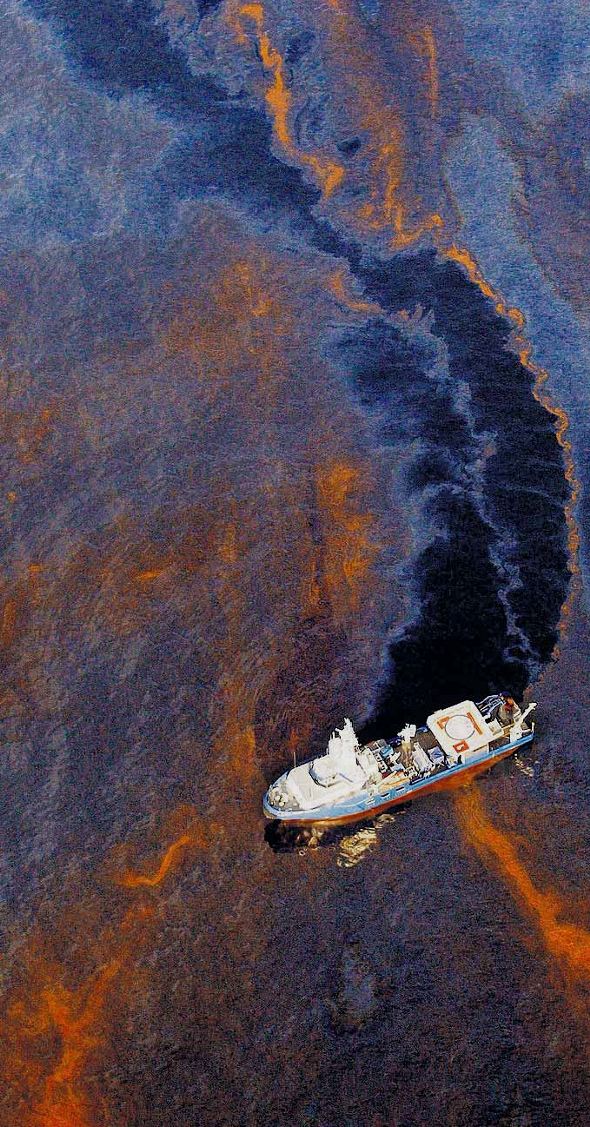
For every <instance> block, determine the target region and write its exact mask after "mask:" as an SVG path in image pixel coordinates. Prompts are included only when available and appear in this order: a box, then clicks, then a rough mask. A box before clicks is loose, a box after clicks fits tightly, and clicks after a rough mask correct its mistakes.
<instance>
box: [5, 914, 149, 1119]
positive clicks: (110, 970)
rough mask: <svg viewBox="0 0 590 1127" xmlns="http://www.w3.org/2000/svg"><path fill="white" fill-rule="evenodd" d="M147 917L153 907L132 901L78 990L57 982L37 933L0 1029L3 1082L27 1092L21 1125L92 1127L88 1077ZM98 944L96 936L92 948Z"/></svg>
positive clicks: (46, 947) (43, 939) (58, 975)
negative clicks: (99, 960)
mask: <svg viewBox="0 0 590 1127" xmlns="http://www.w3.org/2000/svg"><path fill="white" fill-rule="evenodd" d="M152 915H153V913H152V912H151V910H150V909H148V908H146V907H145V906H144V905H137V906H135V907H134V908H132V909H130V910H129V911H128V912H127V913H126V914H125V916H124V917H123V919H122V920H121V921H120V923H119V926H118V928H117V929H115V931H114V933H111V930H110V929H107V932H106V933H105V936H106V943H107V948H108V947H110V949H111V950H110V953H106V958H104V960H103V961H102V963H101V965H99V966H98V967H97V969H96V970H95V971H94V972H93V973H91V974H90V975H89V976H88V977H86V978H85V979H84V980H83V981H82V982H81V984H80V985H79V986H78V987H77V988H69V987H67V986H66V985H65V983H64V982H63V981H62V980H61V978H62V976H61V972H60V969H59V966H58V965H56V964H55V963H54V962H50V961H49V959H48V955H47V952H48V950H49V949H50V943H49V940H48V937H47V936H46V935H45V934H42V935H40V936H38V938H37V942H36V944H33V946H32V948H31V950H30V951H29V956H28V959H29V961H28V964H25V965H26V966H27V974H26V977H25V979H24V981H22V982H21V985H20V987H18V988H17V989H16V990H15V993H14V994H13V998H12V1001H11V1002H10V1003H9V1005H8V1007H7V1009H6V1012H5V1017H4V1022H3V1027H2V1035H3V1043H4V1047H5V1049H6V1052H5V1054H4V1056H3V1061H2V1065H3V1070H2V1071H3V1080H4V1082H5V1087H7V1089H8V1091H9V1092H10V1091H12V1092H15V1094H16V1092H17V1088H16V1085H17V1084H18V1085H19V1088H21V1089H24V1093H26V1095H25V1098H24V1100H23V1104H24V1105H25V1106H26V1109H27V1110H26V1113H25V1114H24V1116H20V1117H19V1120H18V1122H19V1127H95V1124H96V1123H97V1119H96V1117H95V1115H94V1114H93V1113H92V1110H91V1107H90V1102H89V1099H88V1097H87V1095H86V1092H85V1075H86V1073H87V1071H88V1069H89V1068H90V1066H91V1062H92V1058H93V1057H94V1056H95V1055H96V1054H97V1053H98V1052H99V1051H100V1049H101V1048H102V1047H103V1046H104V1044H105V1041H106V1033H107V1026H108V1025H109V1023H110V1022H111V1021H112V1017H111V1014H110V1011H109V1008H108V1003H109V1001H110V999H111V998H112V996H113V990H114V988H115V985H116V983H117V982H118V980H120V977H121V975H122V974H123V972H124V970H125V969H126V968H127V969H129V968H130V964H131V959H132V955H133V954H134V953H135V952H136V951H137V949H138V943H139V941H140V940H141V938H142V935H143V934H144V933H145V922H146V920H147V919H148V918H151V917H152ZM81 919H82V926H83V927H84V926H86V925H87V924H88V921H87V920H86V919H85V918H84V916H83V915H81ZM138 929H139V931H138ZM95 941H96V935H95V934H94V933H93V934H92V936H89V946H92V944H93V943H94V942H95ZM31 956H36V958H33V957H31ZM15 1122H16V1120H15ZM101 1122H102V1120H101Z"/></svg>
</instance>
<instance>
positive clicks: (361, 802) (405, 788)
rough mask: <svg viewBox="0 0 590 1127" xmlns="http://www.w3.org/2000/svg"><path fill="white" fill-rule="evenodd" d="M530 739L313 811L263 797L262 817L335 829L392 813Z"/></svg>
mask: <svg viewBox="0 0 590 1127" xmlns="http://www.w3.org/2000/svg"><path fill="white" fill-rule="evenodd" d="M533 738H534V732H530V733H527V734H526V735H523V736H522V738H521V739H520V740H515V741H514V742H513V743H510V744H507V745H506V746H505V747H501V748H498V749H497V751H495V752H489V751H488V752H485V753H484V754H483V755H481V756H478V757H477V759H474V760H473V761H472V762H471V763H462V764H460V765H457V766H455V767H450V768H449V769H448V770H446V771H444V772H440V773H439V774H437V775H436V776H435V777H434V778H432V777H427V778H425V779H420V780H418V781H417V782H414V783H407V784H403V785H402V786H401V787H396V788H393V789H392V790H391V791H386V792H384V793H382V794H379V795H377V794H369V793H368V792H367V791H362V792H360V793H359V794H357V795H352V796H350V797H349V798H347V799H346V800H345V801H342V802H339V803H336V804H334V805H332V806H321V807H316V809H314V810H307V811H306V810H293V811H283V810H278V809H276V808H275V807H273V806H271V805H270V803H269V802H268V800H267V797H266V796H265V797H264V800H263V809H264V814H265V816H266V817H267V818H270V819H273V820H278V821H281V822H289V823H291V824H292V825H309V824H310V823H313V824H314V825H332V826H338V825H346V824H349V823H350V822H361V821H366V820H367V819H368V818H372V817H374V816H375V815H376V814H382V813H383V812H384V811H386V810H391V809H392V808H393V807H394V806H402V805H405V804H407V803H408V802H413V800H414V799H415V798H418V797H422V796H423V795H425V794H432V793H433V792H434V791H441V790H453V789H455V788H456V787H458V786H461V785H462V784H463V783H465V781H466V780H467V779H469V778H473V777H474V776H476V775H479V774H483V772H485V771H487V770H489V768H490V767H493V766H494V765H495V764H496V763H499V762H500V760H501V759H507V758H508V757H509V756H511V755H514V754H515V752H517V751H519V750H520V748H522V747H525V746H526V745H527V744H530V743H532V741H533Z"/></svg>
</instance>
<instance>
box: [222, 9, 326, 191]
mask: <svg viewBox="0 0 590 1127" xmlns="http://www.w3.org/2000/svg"><path fill="white" fill-rule="evenodd" d="M238 15H239V16H241V17H242V18H244V19H248V20H251V21H252V22H253V23H254V25H255V28H256V38H257V43H258V50H259V52H260V58H261V60H262V65H263V67H264V69H265V70H267V71H268V72H269V73H270V74H271V75H272V78H273V84H272V86H270V87H269V88H268V90H267V91H266V94H265V100H266V104H267V106H268V108H269V110H270V114H271V118H272V122H273V130H274V134H275V137H276V138H277V141H278V142H279V143H280V144H281V145H282V147H283V148H284V150H285V152H286V153H287V154H288V156H289V157H291V158H292V159H293V160H295V161H297V162H298V163H299V164H302V165H304V167H307V168H309V169H311V171H312V173H313V175H314V177H315V179H316V180H317V182H318V183H319V185H320V187H321V190H322V193H323V195H324V196H325V197H326V198H328V197H329V196H331V195H332V193H333V192H334V191H335V189H336V188H337V187H338V185H339V184H340V183H341V182H342V179H343V176H344V168H343V167H342V165H341V164H337V163H336V162H334V161H329V160H326V159H323V158H320V157H317V156H315V155H314V154H313V153H306V152H303V150H301V149H299V148H297V146H296V145H295V142H294V140H293V137H292V135H291V129H290V126H289V114H290V112H291V107H292V102H293V98H292V95H291V92H290V90H289V88H288V86H287V83H286V81H285V69H284V60H283V57H282V55H281V54H280V52H279V51H278V50H277V49H276V47H273V46H272V44H271V41H270V38H269V36H268V33H267V32H266V31H265V29H264V19H265V12H264V7H263V5H262V4H243V5H242V6H241V7H240V9H239V12H238ZM236 23H238V25H239V20H238V21H236V20H235V18H234V19H233V21H232V26H233V27H234V29H235V27H236ZM238 38H239V40H240V42H241V43H244V42H245V36H244V33H243V31H241V29H240V34H239V36H238Z"/></svg>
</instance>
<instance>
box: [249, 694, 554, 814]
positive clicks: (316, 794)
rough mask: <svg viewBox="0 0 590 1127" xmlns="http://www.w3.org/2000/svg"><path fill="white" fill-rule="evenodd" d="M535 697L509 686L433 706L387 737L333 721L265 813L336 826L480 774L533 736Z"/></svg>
mask: <svg viewBox="0 0 590 1127" xmlns="http://www.w3.org/2000/svg"><path fill="white" fill-rule="evenodd" d="M536 707H537V706H536V704H535V703H534V702H533V703H531V704H529V705H528V706H527V707H526V708H524V709H523V708H521V707H520V705H518V704H517V703H516V701H515V700H514V698H513V697H512V696H510V695H509V694H507V693H493V694H491V695H490V696H487V697H486V698H485V699H484V700H482V701H479V703H477V704H476V703H474V701H471V700H464V701H461V702H460V703H459V704H455V705H452V706H451V707H449V708H441V709H438V710H437V711H436V712H433V713H432V714H431V715H430V716H429V717H428V719H427V721H426V724H425V725H424V726H423V727H420V728H418V727H416V725H415V724H406V725H405V726H404V727H403V728H402V729H401V731H399V732H398V733H397V735H396V736H394V737H393V738H391V739H387V740H386V739H377V740H372V741H371V742H370V743H366V744H360V743H359V741H358V739H357V735H356V732H355V730H354V727H353V724H352V722H351V721H350V720H349V719H345V721H344V726H343V727H342V728H340V729H338V728H336V729H335V730H334V731H333V732H332V735H331V736H330V740H329V743H328V747H327V751H326V752H325V754H324V755H320V756H318V757H317V758H315V759H311V760H309V761H307V762H305V763H301V764H299V765H297V764H295V765H294V766H293V767H291V768H290V769H289V770H288V771H285V772H284V774H282V775H281V776H280V778H278V779H277V780H276V782H274V783H272V785H271V786H270V787H269V788H268V790H267V792H266V794H265V796H264V799H263V810H264V813H265V815H266V817H267V818H272V819H278V820H280V821H284V822H292V823H294V824H295V825H301V824H304V823H310V822H313V823H328V824H329V823H332V824H335V825H340V824H345V823H348V822H355V821H361V820H364V819H369V818H372V817H373V816H375V815H376V814H379V813H381V812H382V811H385V810H390V809H391V808H392V807H394V806H397V805H401V804H403V803H407V802H410V801H412V800H413V799H414V798H416V797H417V796H421V795H424V794H427V793H429V792H432V791H434V790H440V789H444V788H446V787H450V786H453V785H455V784H456V783H458V782H459V781H463V780H465V779H467V778H468V777H469V776H470V775H475V774H479V773H481V772H483V771H485V770H487V769H488V768H489V767H491V766H492V765H493V764H494V763H497V762H498V761H499V760H500V759H505V758H506V757H507V756H509V755H513V754H514V753H515V752H516V751H518V750H520V748H522V747H524V746H525V745H526V744H530V743H531V742H532V740H533V739H534V735H535V725H534V722H533V721H532V720H530V719H529V717H530V715H531V713H532V712H533V710H534V709H535V708H536Z"/></svg>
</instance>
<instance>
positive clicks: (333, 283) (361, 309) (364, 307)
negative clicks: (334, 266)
mask: <svg viewBox="0 0 590 1127" xmlns="http://www.w3.org/2000/svg"><path fill="white" fill-rule="evenodd" d="M347 282H348V283H350V277H349V276H348V272H347V270H346V267H345V266H343V267H342V268H341V269H340V270H334V272H333V273H332V274H330V275H329V277H328V288H329V289H330V290H331V292H332V293H333V294H334V297H335V298H336V299H337V300H338V301H339V302H341V303H342V305H345V306H346V308H347V309H351V310H352V312H353V313H363V314H365V315H368V316H371V315H373V314H374V315H375V316H379V315H380V314H382V313H383V310H382V308H381V306H380V305H378V304H377V302H375V301H363V300H362V299H360V298H357V297H355V296H354V294H353V293H352V292H351V291H350V289H349V288H348V287H347Z"/></svg>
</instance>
